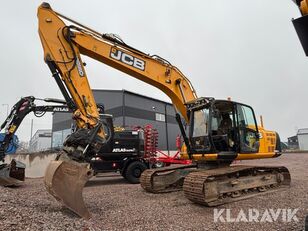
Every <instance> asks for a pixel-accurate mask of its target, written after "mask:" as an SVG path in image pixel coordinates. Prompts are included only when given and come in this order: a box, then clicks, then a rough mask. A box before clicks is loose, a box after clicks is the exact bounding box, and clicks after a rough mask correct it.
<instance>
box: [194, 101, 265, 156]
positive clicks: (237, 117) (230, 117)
mask: <svg viewBox="0 0 308 231" xmlns="http://www.w3.org/2000/svg"><path fill="white" fill-rule="evenodd" d="M188 108H189V115H190V130H189V137H190V138H189V143H190V152H191V153H200V154H207V153H218V154H227V153H228V155H229V156H230V157H232V153H234V154H236V153H257V152H258V150H259V135H258V127H257V123H256V119H255V115H254V111H253V109H252V108H251V107H250V106H248V105H244V104H240V103H236V102H232V101H228V100H215V99H206V98H201V99H198V100H196V101H194V102H193V103H190V104H189V107H188ZM228 155H226V156H228ZM230 159H232V158H230Z"/></svg>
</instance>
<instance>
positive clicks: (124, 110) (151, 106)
mask: <svg viewBox="0 0 308 231" xmlns="http://www.w3.org/2000/svg"><path fill="white" fill-rule="evenodd" d="M93 94H94V97H95V100H96V102H97V103H98V104H103V105H104V107H105V113H107V114H111V115H113V118H114V120H113V121H114V125H115V126H122V127H133V126H144V125H147V124H151V125H152V126H153V127H154V128H156V129H157V130H158V133H159V142H158V148H159V149H161V150H168V149H169V150H176V145H175V139H176V136H177V135H179V134H180V130H179V128H178V125H177V122H176V120H175V110H174V107H173V106H172V104H170V103H167V102H163V101H160V100H156V99H152V98H149V97H146V96H142V95H138V94H135V93H132V92H128V91H125V90H122V91H121V90H93ZM71 124H72V120H71V113H60V112H56V113H54V114H53V126H52V131H53V137H52V146H53V147H61V146H62V143H63V140H64V139H65V137H66V136H67V135H68V134H69V133H70V131H71Z"/></svg>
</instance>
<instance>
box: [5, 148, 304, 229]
mask: <svg viewBox="0 0 308 231" xmlns="http://www.w3.org/2000/svg"><path fill="white" fill-rule="evenodd" d="M242 163H245V164H247V163H249V164H258V165H284V166H286V167H288V168H289V170H290V172H291V176H292V187H291V188H290V189H287V190H284V191H280V192H276V193H273V194H268V195H263V196H259V197H256V198H252V199H248V200H243V201H239V202H235V203H232V204H227V205H224V206H219V207H217V208H218V209H230V211H231V218H236V217H237V215H238V214H239V212H240V211H241V209H242V211H243V212H244V213H245V215H246V216H247V217H248V214H249V209H253V208H255V209H258V211H259V212H260V213H261V215H262V214H264V213H265V212H266V210H268V211H269V209H282V211H283V209H298V211H297V212H296V217H297V218H298V220H299V221H298V222H296V221H294V220H292V222H285V221H284V220H283V219H282V217H281V216H279V217H278V220H277V221H275V222H269V221H267V222H243V221H242V222H229V223H228V222H223V221H221V220H220V221H219V222H214V208H208V207H204V206H199V205H196V204H193V203H191V202H190V201H188V200H187V199H186V198H185V197H184V195H183V192H175V193H168V194H160V195H154V194H148V193H145V192H144V191H143V190H142V188H141V187H140V185H131V184H128V183H126V182H125V180H123V179H122V178H121V177H119V176H113V177H96V178H94V179H93V180H91V181H90V182H88V185H87V187H86V188H85V189H84V199H85V201H86V204H87V206H88V208H89V210H90V212H91V213H92V218H91V219H90V220H84V219H80V218H78V217H77V216H75V215H74V214H72V213H71V212H70V211H69V210H68V209H66V208H64V207H62V206H61V205H60V204H59V203H58V202H56V201H55V200H54V199H53V198H52V197H51V196H50V195H49V194H48V193H47V192H46V191H45V188H44V185H43V180H42V179H27V180H26V184H25V185H24V186H22V187H19V188H3V187H1V188H0V206H1V207H0V230H303V223H304V217H305V215H306V213H307V212H308V211H307V209H308V203H307V202H308V194H307V191H308V171H307V168H308V154H285V155H284V156H282V157H279V158H277V159H270V160H256V161H249V162H248V161H246V162H244V161H242V162H241V164H242ZM275 211H277V210H275ZM223 214H224V215H223V217H224V219H226V213H223Z"/></svg>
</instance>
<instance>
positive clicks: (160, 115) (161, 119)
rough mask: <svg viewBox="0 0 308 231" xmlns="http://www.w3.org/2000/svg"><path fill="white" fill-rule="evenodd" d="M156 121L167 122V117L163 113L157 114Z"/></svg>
mask: <svg viewBox="0 0 308 231" xmlns="http://www.w3.org/2000/svg"><path fill="white" fill-rule="evenodd" d="M155 119H156V121H161V122H165V121H166V118H165V115H164V114H161V113H155Z"/></svg>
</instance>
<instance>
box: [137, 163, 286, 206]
mask: <svg viewBox="0 0 308 231" xmlns="http://www.w3.org/2000/svg"><path fill="white" fill-rule="evenodd" d="M202 167H204V165H202ZM290 182H291V177H290V173H289V171H288V169H287V168H286V167H282V166H279V167H278V166H266V167H265V166H243V165H236V166H227V167H226V166H223V167H218V168H213V169H204V168H201V167H199V166H198V165H189V166H181V167H169V168H161V169H150V170H146V171H144V172H143V174H142V176H141V179H140V183H141V186H142V188H143V189H144V190H145V191H147V192H150V193H165V192H172V191H179V190H183V191H184V195H185V196H186V197H187V198H188V199H189V200H191V201H192V202H195V203H197V204H202V205H206V206H217V205H221V204H226V203H230V202H233V201H239V200H243V199H247V198H250V197H254V196H258V195H261V194H265V193H271V192H276V191H278V190H281V189H284V188H287V187H289V185H290Z"/></svg>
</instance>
